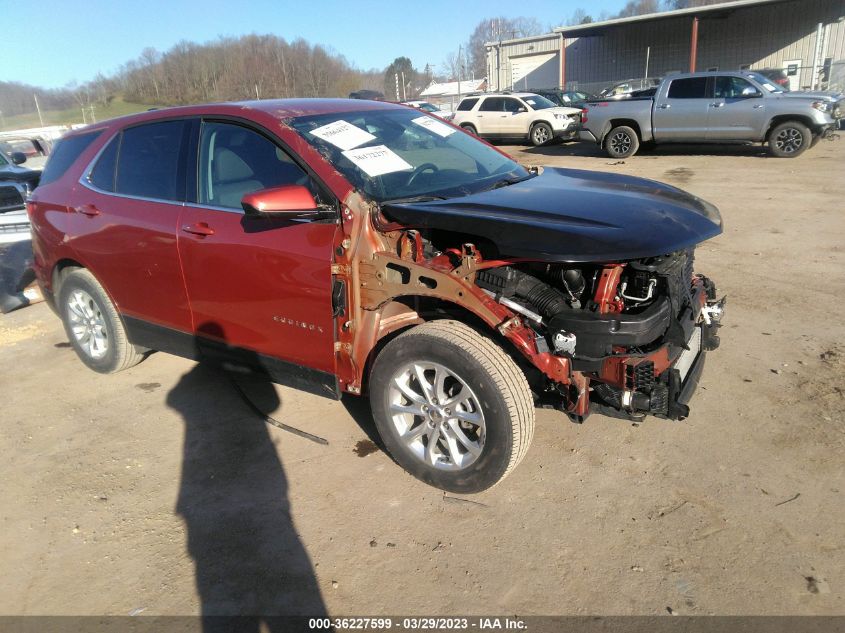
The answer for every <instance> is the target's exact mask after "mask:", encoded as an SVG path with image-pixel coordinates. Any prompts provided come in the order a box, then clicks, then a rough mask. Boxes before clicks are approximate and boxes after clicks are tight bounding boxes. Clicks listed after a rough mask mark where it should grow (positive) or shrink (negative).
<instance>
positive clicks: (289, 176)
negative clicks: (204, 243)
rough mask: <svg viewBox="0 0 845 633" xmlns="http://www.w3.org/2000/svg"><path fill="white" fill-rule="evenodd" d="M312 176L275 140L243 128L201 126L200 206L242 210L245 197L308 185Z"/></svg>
mask: <svg viewBox="0 0 845 633" xmlns="http://www.w3.org/2000/svg"><path fill="white" fill-rule="evenodd" d="M309 181H310V179H309V177H308V174H306V173H305V172H304V171H303V170H302V169H301V168H300V167H299V166H298V165H297V164H296V163H294V162H293V160H291V158H290V157H289V156H288V155H287V154H286V153H285V152H284V151H283V150H282V149H281V148H279V147H277V146H276V145H275V143H273V142H272V141H270V140H269V139H267V138H266V137H264V136H262V135H261V134H259V133H258V132H254V131H253V130H250V129H248V128H245V127H241V126H240V125H233V124H231V123H211V122H206V123H203V124H202V134H201V137H200V164H199V203H200V204H209V205H212V206H215V207H226V208H231V209H240V208H241V198H243V196H244V194H247V193H251V192H253V191H258V190H260V189H269V188H271V187H278V186H281V185H306V186H307V185H308V184H309Z"/></svg>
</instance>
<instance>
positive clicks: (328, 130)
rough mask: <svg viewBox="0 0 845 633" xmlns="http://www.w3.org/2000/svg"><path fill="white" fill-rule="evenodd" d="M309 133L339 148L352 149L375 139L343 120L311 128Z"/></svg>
mask: <svg viewBox="0 0 845 633" xmlns="http://www.w3.org/2000/svg"><path fill="white" fill-rule="evenodd" d="M311 134H313V135H314V136H316V137H317V138H321V139H323V140H324V141H328V142H329V143H331V144H332V145H334V146H335V147H339V148H340V149H352V148H353V147H358V146H359V145H363V144H364V143H369V142H370V141H372V140H373V139H375V136H373V135H372V134H370V133H369V132H367V131H366V130H362V129H361V128H359V127H355V126H354V125H352V124H351V123H347V122H346V121H343V120H341V121H335V122H334V123H329V124H328V125H324V126H322V127H318V128H316V129H313V130H311Z"/></svg>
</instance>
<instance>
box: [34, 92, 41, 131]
mask: <svg viewBox="0 0 845 633" xmlns="http://www.w3.org/2000/svg"><path fill="white" fill-rule="evenodd" d="M32 98H33V99H35V109H36V110H38V120H39V121H40V122H41V127H44V119H43V118H41V106H39V105H38V95H36V94H33V95H32Z"/></svg>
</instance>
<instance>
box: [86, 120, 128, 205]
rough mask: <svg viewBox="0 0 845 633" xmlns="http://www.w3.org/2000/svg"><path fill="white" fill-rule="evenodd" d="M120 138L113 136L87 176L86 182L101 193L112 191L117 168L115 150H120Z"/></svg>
mask: <svg viewBox="0 0 845 633" xmlns="http://www.w3.org/2000/svg"><path fill="white" fill-rule="evenodd" d="M120 137H121V135H120V134H118V135H117V136H115V137H114V138H113V139H112V140H111V141H109V144H108V145H106V148H105V149H104V150H103V151H102V153H101V154H100V157H99V158H98V159H97V163H96V164H95V165H94V169H92V170H91V174H90V175H89V176H88V182H90V183H91V184H92V185H94V186H95V187H97V189H102V190H103V191H114V174H115V169H116V167H117V150H118V149H119V148H120Z"/></svg>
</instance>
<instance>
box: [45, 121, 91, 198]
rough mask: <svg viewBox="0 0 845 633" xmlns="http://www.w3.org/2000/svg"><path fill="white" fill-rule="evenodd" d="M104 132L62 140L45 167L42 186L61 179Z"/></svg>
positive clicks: (54, 148) (55, 147) (57, 144)
mask: <svg viewBox="0 0 845 633" xmlns="http://www.w3.org/2000/svg"><path fill="white" fill-rule="evenodd" d="M102 132H103V131H102V130H97V131H96V132H89V133H88V134H80V135H78V136H71V137H68V138H63V139H60V140H59V142H58V143H56V145H55V146H54V147H53V152H52V153H51V154H50V158H49V160H48V161H47V164H46V165H45V166H44V171H43V173H42V174H41V181H40V184H41V185H46V184H48V183H51V182H53V181H55V180H58V179H59V178H61V177H62V176H63V175H64V173H65V172H66V171H67V170H68V169H69V168H70V166H71V165H73V163H74V162H76V159H77V158H79V155H80V154H82V152H84V151H85V150H86V149H88V146H89V145H91V143H93V142H94V139H96V138H97V137H98V136H100V134H102Z"/></svg>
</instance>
